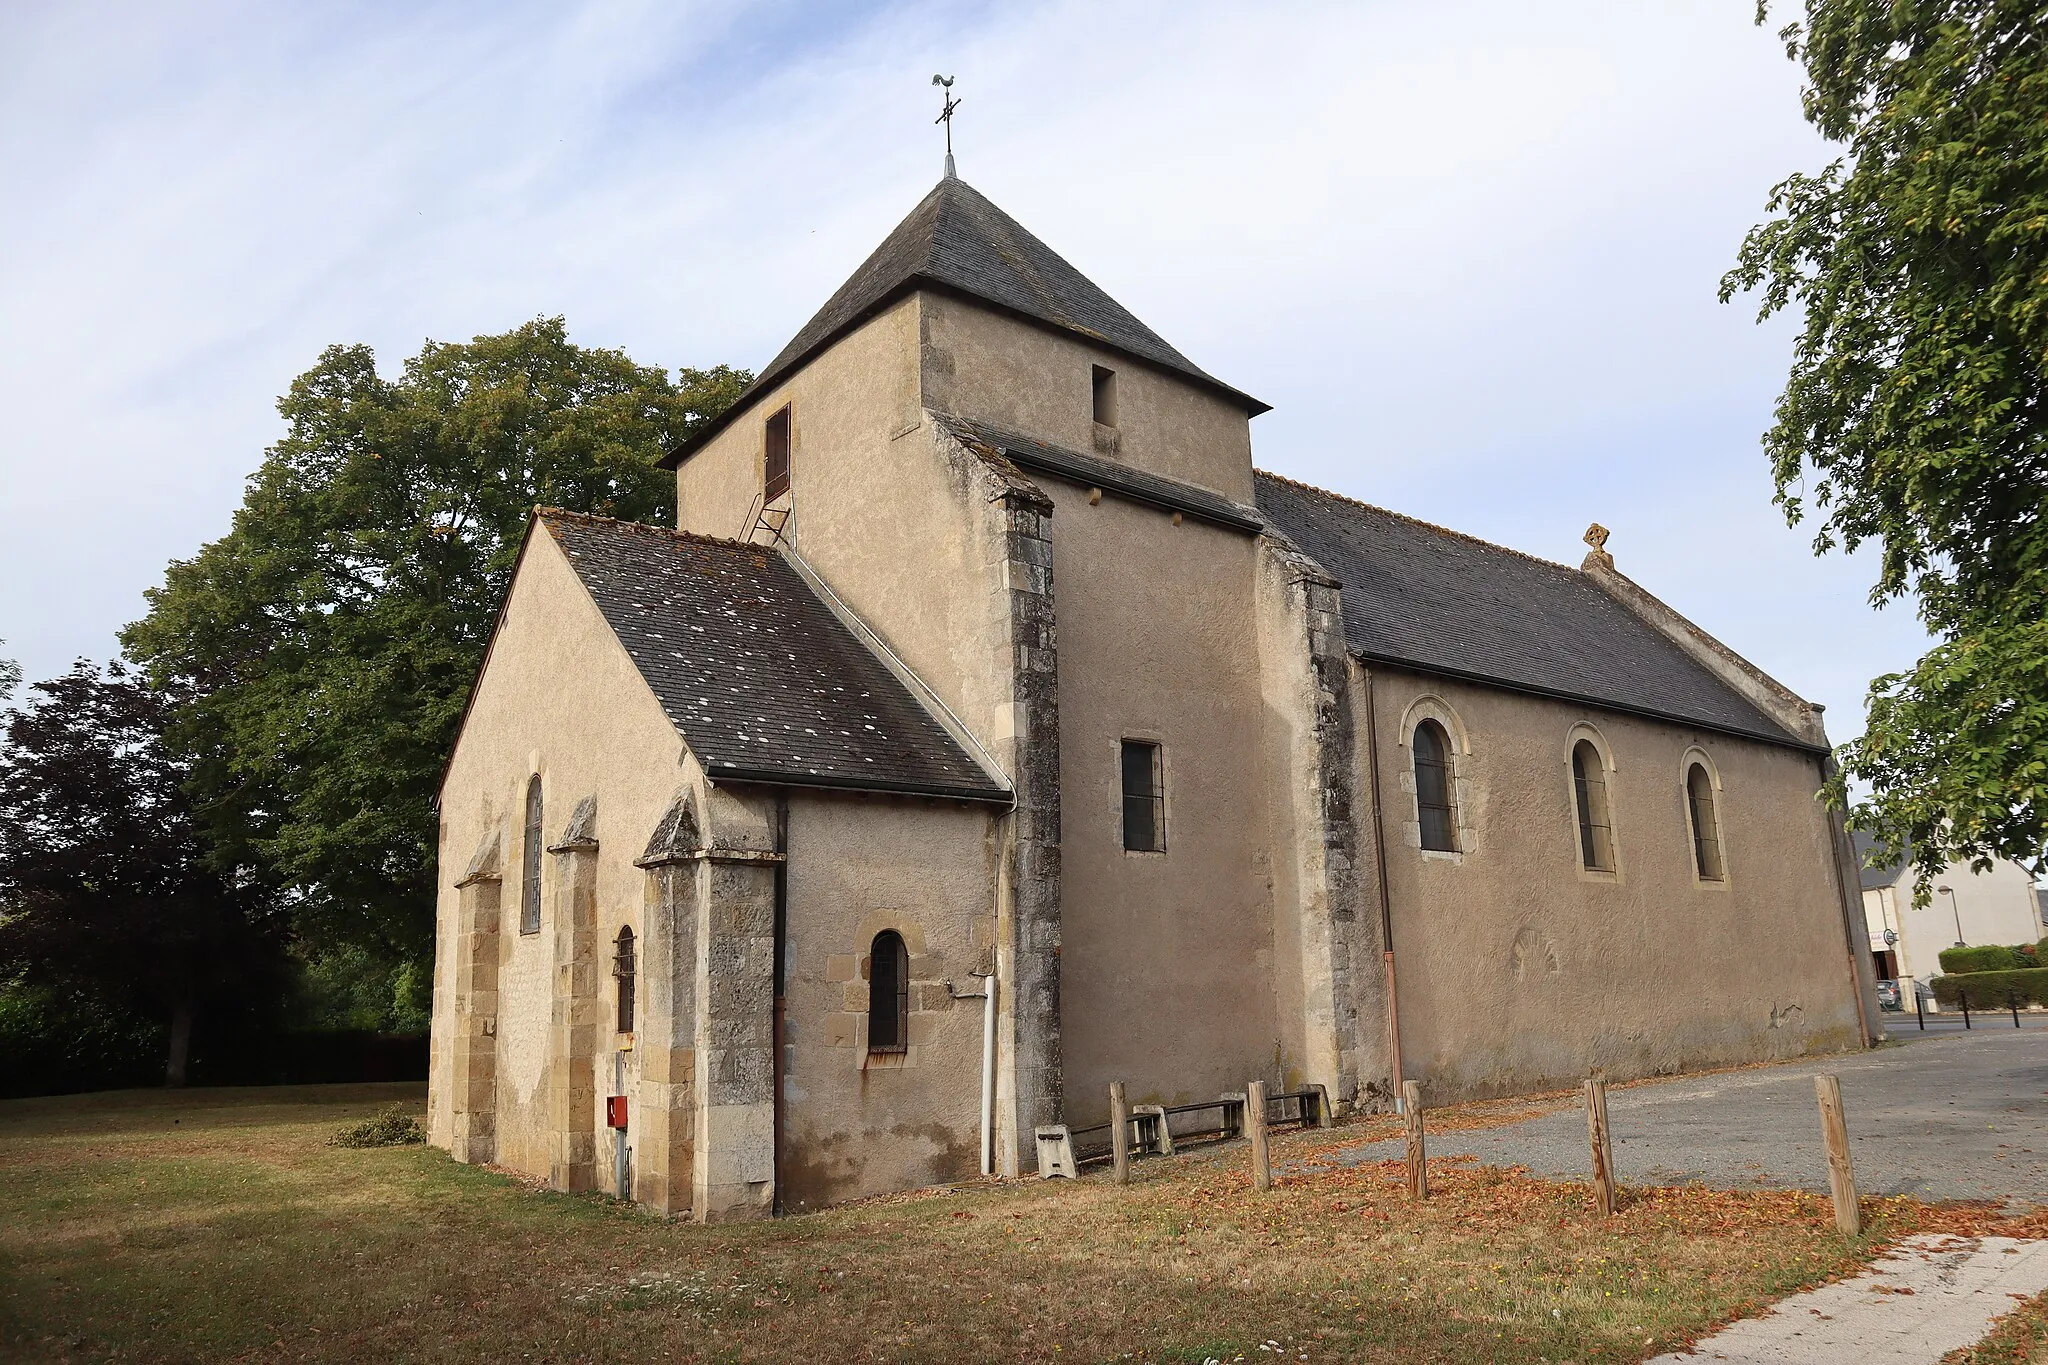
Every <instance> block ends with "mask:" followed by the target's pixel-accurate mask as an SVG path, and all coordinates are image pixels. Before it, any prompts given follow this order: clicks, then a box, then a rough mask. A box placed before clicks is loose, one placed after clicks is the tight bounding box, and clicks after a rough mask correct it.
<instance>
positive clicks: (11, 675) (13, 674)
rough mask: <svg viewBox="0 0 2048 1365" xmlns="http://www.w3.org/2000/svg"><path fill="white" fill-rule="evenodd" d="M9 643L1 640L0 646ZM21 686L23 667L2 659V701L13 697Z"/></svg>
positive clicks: (0, 698) (0, 674)
mask: <svg viewBox="0 0 2048 1365" xmlns="http://www.w3.org/2000/svg"><path fill="white" fill-rule="evenodd" d="M6 643H7V642H6V641H5V640H0V645H4V644H6ZM19 686H21V665H20V664H18V663H16V662H14V660H12V659H0V701H6V700H8V699H9V698H11V697H13V695H14V689H15V688H17V687H19Z"/></svg>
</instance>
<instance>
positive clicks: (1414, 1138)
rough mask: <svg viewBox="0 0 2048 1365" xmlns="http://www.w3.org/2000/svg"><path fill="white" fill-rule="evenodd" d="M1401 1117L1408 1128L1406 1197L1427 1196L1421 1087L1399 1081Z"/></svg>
mask: <svg viewBox="0 0 2048 1365" xmlns="http://www.w3.org/2000/svg"><path fill="white" fill-rule="evenodd" d="M1401 1118H1402V1121H1403V1123H1404V1124H1405V1126H1406V1127H1407V1129H1408V1197H1409V1198H1410V1199H1427V1198H1429V1153H1428V1151H1427V1150H1426V1149H1425V1148H1424V1146H1423V1138H1422V1087H1421V1086H1419V1085H1417V1084H1416V1083H1415V1082H1414V1081H1403V1082H1401Z"/></svg>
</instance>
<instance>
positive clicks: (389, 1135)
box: [327, 1104, 427, 1147]
mask: <svg viewBox="0 0 2048 1365" xmlns="http://www.w3.org/2000/svg"><path fill="white" fill-rule="evenodd" d="M426 1140H427V1134H426V1130H424V1129H422V1128H421V1127H420V1121H419V1120H418V1119H416V1118H414V1117H413V1116H412V1115H411V1114H408V1113H406V1112H405V1106H404V1105H402V1104H394V1105H392V1106H391V1107H390V1108H389V1109H386V1110H385V1111H384V1112H383V1113H381V1114H378V1115H377V1116H375V1117H374V1118H367V1119H364V1120H363V1121H362V1122H361V1123H351V1124H350V1125H349V1126H348V1127H346V1128H344V1129H342V1130H341V1131H340V1132H338V1133H336V1134H335V1135H334V1136H333V1137H331V1138H329V1139H327V1141H328V1143H329V1144H330V1145H332V1146H335V1147H404V1146H406V1145H408V1144H410V1143H414V1142H425V1141H426Z"/></svg>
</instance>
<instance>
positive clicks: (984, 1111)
mask: <svg viewBox="0 0 2048 1365" xmlns="http://www.w3.org/2000/svg"><path fill="white" fill-rule="evenodd" d="M974 975H976V976H978V977H981V994H979V995H969V994H967V993H966V992H964V991H956V990H954V989H953V983H952V982H950V981H948V982H947V983H946V994H947V995H950V996H952V997H953V998H954V999H955V1000H979V1001H980V1002H981V1173H982V1174H983V1175H994V1174H995V1170H996V977H995V973H994V972H990V973H989V974H988V975H987V976H981V973H979V972H976V973H975V974H974Z"/></svg>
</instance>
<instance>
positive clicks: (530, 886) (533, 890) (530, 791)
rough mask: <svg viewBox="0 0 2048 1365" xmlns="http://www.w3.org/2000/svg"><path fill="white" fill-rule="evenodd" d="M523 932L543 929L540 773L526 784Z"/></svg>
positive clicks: (521, 902) (522, 853)
mask: <svg viewBox="0 0 2048 1365" xmlns="http://www.w3.org/2000/svg"><path fill="white" fill-rule="evenodd" d="M519 863H520V865H519V932H520V933H522V934H537V933H539V932H540V774H539V773H535V774H534V775H533V780H532V781H530V782H528V783H527V784H526V838H525V843H524V844H523V845H521V847H520V860H519Z"/></svg>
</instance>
